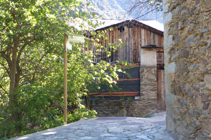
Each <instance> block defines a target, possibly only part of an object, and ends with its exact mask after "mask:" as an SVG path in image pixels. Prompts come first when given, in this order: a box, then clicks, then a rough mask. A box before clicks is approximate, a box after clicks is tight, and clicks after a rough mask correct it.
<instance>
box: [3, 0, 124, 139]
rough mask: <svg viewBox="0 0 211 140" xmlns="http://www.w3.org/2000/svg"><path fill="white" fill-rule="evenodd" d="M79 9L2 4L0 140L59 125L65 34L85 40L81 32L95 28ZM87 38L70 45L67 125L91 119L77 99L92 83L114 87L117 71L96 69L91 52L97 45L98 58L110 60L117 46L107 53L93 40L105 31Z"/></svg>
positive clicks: (37, 2) (36, 2)
mask: <svg viewBox="0 0 211 140" xmlns="http://www.w3.org/2000/svg"><path fill="white" fill-rule="evenodd" d="M80 4H81V3H80V2H79V1H77V0H66V1H60V0H20V1H12V0H0V5H1V6H0V24H1V25H2V26H0V42H1V43H0V108H3V109H1V110H0V125H1V127H0V138H3V137H7V138H9V137H12V136H16V135H24V134H27V133H31V132H34V131H38V130H43V129H47V128H51V127H55V126H59V125H62V124H63V120H62V114H63V111H62V110H63V106H64V105H63V93H64V90H63V89H64V85H63V84H64V81H63V79H64V77H63V71H64V70H63V62H64V61H63V58H64V49H63V42H64V33H67V34H68V35H73V34H81V35H83V34H85V33H86V32H85V31H84V30H85V29H86V30H89V29H91V28H92V27H93V26H94V27H96V26H97V25H98V24H97V23H94V22H93V20H88V18H87V17H89V18H91V17H92V16H90V14H89V13H86V12H84V11H83V10H82V11H80V12H79V9H78V7H80ZM84 20H85V21H86V23H88V24H89V26H87V25H86V26H85V25H84V22H85V21H84ZM67 23H68V24H67ZM76 24H77V25H78V26H79V27H80V29H83V31H80V30H78V28H76ZM90 32H91V33H92V35H93V38H86V39H85V40H86V42H85V43H84V44H80V43H73V50H72V51H68V73H67V77H68V85H67V86H68V107H70V110H69V111H71V113H72V114H69V116H68V122H72V121H76V120H79V119H80V118H83V117H87V118H90V117H94V116H95V115H96V112H95V111H90V110H88V109H86V108H80V102H81V97H84V96H87V95H89V93H90V88H89V86H90V85H91V83H93V82H94V83H96V86H99V88H100V84H101V83H106V84H108V85H110V86H111V87H112V86H113V85H114V84H115V81H113V79H118V76H117V71H119V72H120V71H121V70H120V68H119V67H118V66H111V65H110V64H109V63H107V62H105V61H101V62H100V63H98V64H96V65H94V64H93V57H96V56H95V55H94V54H93V52H92V47H93V45H94V44H95V46H96V48H97V50H96V52H97V53H99V52H100V51H101V50H102V49H104V50H105V52H106V54H108V56H110V55H111V51H110V49H111V48H113V49H114V50H115V49H116V48H117V47H119V46H120V44H121V41H119V44H111V43H109V46H108V47H106V48H105V47H104V46H102V45H101V44H99V43H98V41H99V40H97V39H96V38H98V37H104V35H105V33H106V32H108V31H106V32H103V33H95V32H94V31H90ZM108 42H109V40H108ZM107 71H109V72H107ZM35 128H36V129H35Z"/></svg>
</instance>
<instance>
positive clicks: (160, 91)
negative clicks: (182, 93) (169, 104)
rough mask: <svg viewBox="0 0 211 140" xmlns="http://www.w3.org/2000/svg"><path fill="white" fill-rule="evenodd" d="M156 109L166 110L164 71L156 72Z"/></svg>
mask: <svg viewBox="0 0 211 140" xmlns="http://www.w3.org/2000/svg"><path fill="white" fill-rule="evenodd" d="M157 76H158V77H157V78H158V81H157V109H158V110H166V102H165V73H164V70H161V69H158V70H157Z"/></svg>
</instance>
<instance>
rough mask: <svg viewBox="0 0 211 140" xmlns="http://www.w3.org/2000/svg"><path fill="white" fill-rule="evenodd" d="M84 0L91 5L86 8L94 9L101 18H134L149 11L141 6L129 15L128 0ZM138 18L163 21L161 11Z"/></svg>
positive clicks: (129, 3)
mask: <svg viewBox="0 0 211 140" xmlns="http://www.w3.org/2000/svg"><path fill="white" fill-rule="evenodd" d="M84 2H91V3H92V4H93V5H92V6H90V7H89V8H88V10H91V11H94V12H95V13H97V15H98V16H99V17H100V18H102V19H136V18H137V17H139V16H141V15H144V14H145V13H147V12H149V11H150V10H148V8H147V7H143V8H142V9H141V8H139V9H136V10H135V11H134V12H133V13H132V14H131V15H128V11H129V10H130V7H131V1H130V0H84ZM140 11H141V12H140ZM137 13H139V14H137ZM138 19H139V20H157V21H158V22H160V23H163V13H162V12H161V11H159V12H156V11H153V12H150V13H149V14H147V15H145V16H143V17H141V18H138Z"/></svg>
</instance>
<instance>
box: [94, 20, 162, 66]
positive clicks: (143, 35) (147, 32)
mask: <svg viewBox="0 0 211 140" xmlns="http://www.w3.org/2000/svg"><path fill="white" fill-rule="evenodd" d="M101 22H105V24H104V26H102V27H99V28H97V29H96V31H103V30H107V29H110V28H113V30H111V31H110V32H108V33H106V35H105V36H106V37H107V38H108V40H109V41H110V42H109V43H114V44H117V43H118V39H121V40H122V42H123V44H124V45H125V46H124V47H123V46H122V47H120V48H118V50H117V51H116V52H115V53H113V51H112V50H111V52H112V55H111V57H110V58H105V56H106V55H105V54H104V53H103V52H102V53H101V55H100V56H99V57H98V58H99V60H98V61H100V59H102V60H105V59H106V60H109V59H110V62H114V61H115V60H119V61H129V62H131V63H132V62H134V63H137V62H140V47H141V46H146V45H156V46H159V47H162V46H163V31H162V29H160V30H159V28H157V29H156V28H153V27H152V26H151V25H153V26H155V27H156V24H160V23H158V22H156V21H154V20H153V21H138V20H101ZM159 26H162V25H159ZM161 28H162V27H161ZM99 43H100V44H101V45H103V46H106V47H107V46H108V42H107V41H105V40H104V38H101V39H100V42H99Z"/></svg>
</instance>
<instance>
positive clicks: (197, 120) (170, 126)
mask: <svg viewBox="0 0 211 140" xmlns="http://www.w3.org/2000/svg"><path fill="white" fill-rule="evenodd" d="M164 24H165V33H164V37H165V39H164V49H165V70H166V71H165V81H166V83H165V86H166V87H165V89H166V106H167V130H168V131H169V132H170V133H171V134H172V136H173V137H174V138H175V139H177V140H179V139H197V140H207V139H211V104H210V101H211V0H164Z"/></svg>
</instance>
